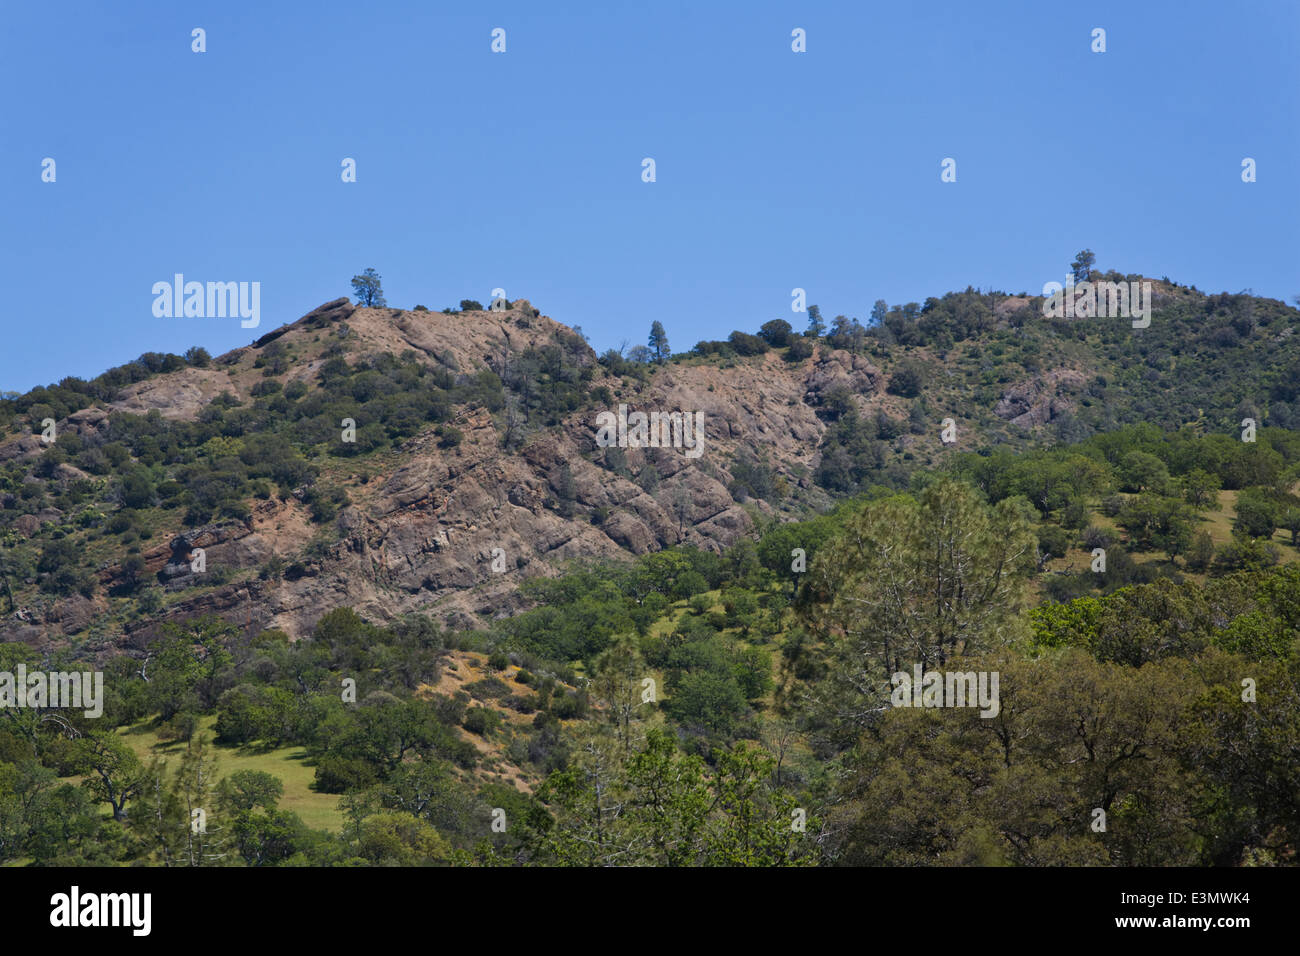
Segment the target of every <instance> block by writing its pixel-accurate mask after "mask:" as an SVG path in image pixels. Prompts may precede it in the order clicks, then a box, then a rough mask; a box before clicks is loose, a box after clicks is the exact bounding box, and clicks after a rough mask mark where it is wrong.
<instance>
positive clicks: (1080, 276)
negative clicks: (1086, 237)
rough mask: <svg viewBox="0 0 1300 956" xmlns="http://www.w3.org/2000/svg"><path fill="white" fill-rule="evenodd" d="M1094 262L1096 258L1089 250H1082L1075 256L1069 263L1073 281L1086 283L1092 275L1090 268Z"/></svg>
mask: <svg viewBox="0 0 1300 956" xmlns="http://www.w3.org/2000/svg"><path fill="white" fill-rule="evenodd" d="M1096 261H1097V257H1096V256H1095V255H1094V254H1093V252H1092V250H1091V249H1084V250H1083V251H1082V252H1080V253H1079V254H1078V255H1077V256H1075V257H1074V261H1073V262H1071V263H1070V271H1071V272H1073V273H1074V281H1075V282H1084V281H1086V280H1087V279H1088V277H1089V276H1091V275H1092V267H1093V264H1094V263H1095V262H1096Z"/></svg>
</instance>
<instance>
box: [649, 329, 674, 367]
mask: <svg viewBox="0 0 1300 956" xmlns="http://www.w3.org/2000/svg"><path fill="white" fill-rule="evenodd" d="M649 346H650V354H651V356H652V357H653V358H654V360H655V361H656V362H658V363H659V364H660V365H662V364H663V363H664V362H666V361H668V356H669V355H671V354H672V351H671V350H670V349H669V347H668V333H667V332H665V331H664V326H663V323H662V322H660V321H659V320H658V319H656V320H655V321H654V323H652V324H651V326H650V340H649Z"/></svg>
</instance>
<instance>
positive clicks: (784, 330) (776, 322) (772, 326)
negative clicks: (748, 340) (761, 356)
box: [758, 319, 793, 349]
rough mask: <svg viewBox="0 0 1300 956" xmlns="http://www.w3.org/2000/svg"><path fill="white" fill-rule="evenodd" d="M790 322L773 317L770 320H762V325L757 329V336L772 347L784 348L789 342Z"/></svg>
mask: <svg viewBox="0 0 1300 956" xmlns="http://www.w3.org/2000/svg"><path fill="white" fill-rule="evenodd" d="M792 331H793V330H792V329H791V328H790V323H789V322H787V321H786V320H785V319H773V320H772V321H771V322H764V323H763V327H762V328H760V329H759V330H758V334H759V337H760V338H762V339H763V340H764V341H765V342H767V344H768V345H770V346H772V348H774V349H779V348H784V347H785V346H787V345H789V344H790V333H791V332H792Z"/></svg>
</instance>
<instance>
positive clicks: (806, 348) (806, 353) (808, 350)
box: [785, 335, 813, 362]
mask: <svg viewBox="0 0 1300 956" xmlns="http://www.w3.org/2000/svg"><path fill="white" fill-rule="evenodd" d="M812 354H813V344H812V340H811V339H809V338H807V337H805V336H802V335H792V336H790V349H789V351H787V352H786V353H785V360H786V361H787V362H802V361H803V360H804V359H807V358H811V357H812Z"/></svg>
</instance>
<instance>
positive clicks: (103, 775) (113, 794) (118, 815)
mask: <svg viewBox="0 0 1300 956" xmlns="http://www.w3.org/2000/svg"><path fill="white" fill-rule="evenodd" d="M74 766H76V768H77V772H78V773H81V774H85V776H86V780H85V781H84V782H83V783H82V786H83V787H85V788H86V790H87V791H89V792H90V794H91V795H92V796H93V797H95V798H96V799H97V800H100V801H101V802H104V803H107V804H108V805H109V806H110V807H111V808H112V810H113V819H115V820H125V819H126V805H127V803H128V802H129V801H131V800H133V799H134V798H135V797H136V796H138V795H139V793H140V790H141V788H142V787H143V786H144V785H145V782H146V781H147V779H148V772H147V771H146V769H145V767H144V766H143V765H142V764H141V763H140V758H139V757H137V756H136V755H135V751H134V750H132V749H131V747H130V746H129V745H128V744H127V743H126V741H124V740H123V739H122V738H121V737H119V736H117V734H115V733H114V732H113V731H111V730H93V731H91V732H90V733H88V734H86V735H85V736H84V737H80V738H78V739H77V741H76V758H75V761H74Z"/></svg>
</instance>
